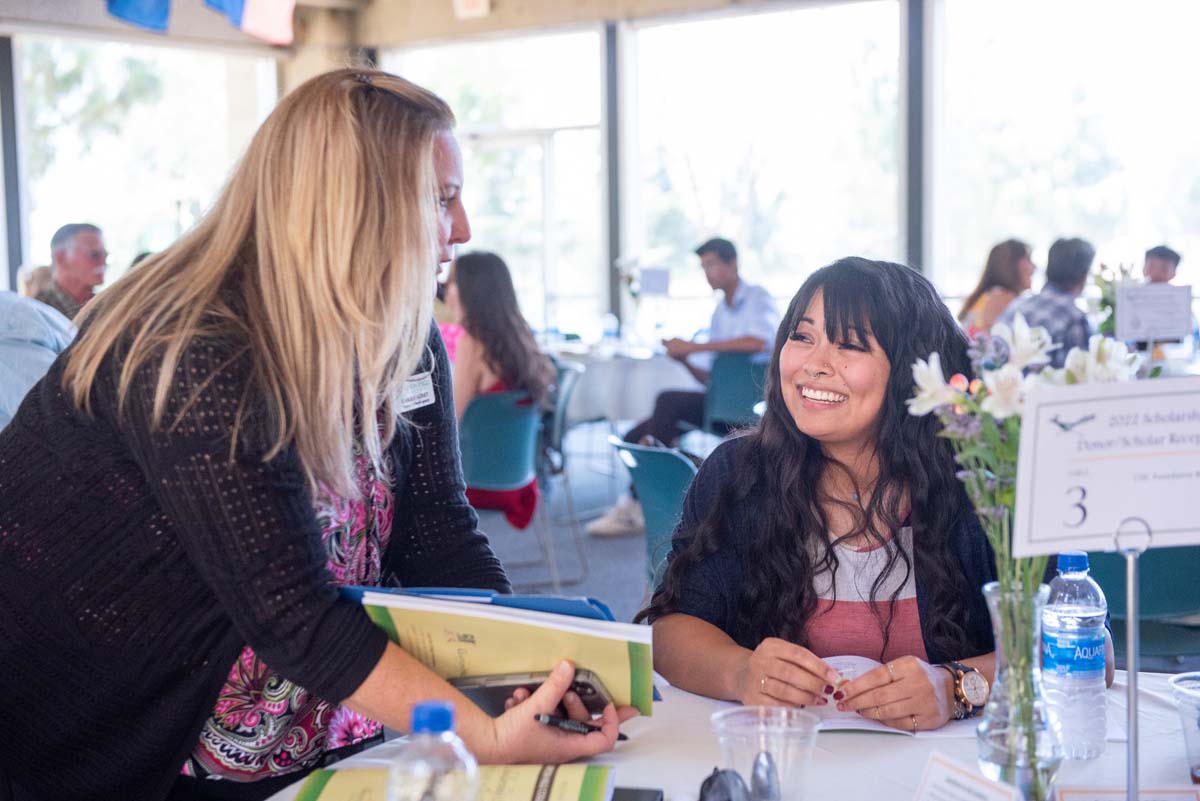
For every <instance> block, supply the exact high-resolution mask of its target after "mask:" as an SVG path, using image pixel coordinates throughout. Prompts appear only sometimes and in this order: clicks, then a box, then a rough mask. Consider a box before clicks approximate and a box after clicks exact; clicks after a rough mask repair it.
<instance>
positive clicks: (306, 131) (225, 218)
mask: <svg viewBox="0 0 1200 801" xmlns="http://www.w3.org/2000/svg"><path fill="white" fill-rule="evenodd" d="M453 126H454V116H453V113H452V112H451V111H450V108H449V106H447V105H446V104H445V103H444V102H443V101H442V100H441V99H440V98H438V97H437V96H435V95H433V94H432V93H430V92H428V91H426V90H424V89H422V88H421V87H419V86H416V85H414V84H412V83H409V82H408V81H405V80H403V79H401V78H398V77H396V76H393V75H389V74H387V73H384V72H378V71H374V70H353V69H344V70H336V71H333V72H329V73H326V74H324V75H320V76H318V77H316V78H313V79H311V80H309V81H307V82H306V83H304V84H303V85H301V86H300V87H299V88H297V89H296V90H295V91H293V92H292V93H290V94H289V95H287V97H285V98H284V99H283V100H282V101H280V103H279V105H278V106H277V107H276V108H275V110H274V111H273V112H272V113H271V115H270V116H269V117H268V118H267V120H266V122H264V123H263V125H262V127H261V128H260V129H259V130H258V132H257V133H256V134H255V135H254V139H253V140H252V141H251V143H250V146H249V149H248V150H247V151H246V154H245V156H243V158H242V160H241V162H240V163H239V164H238V165H237V167H236V168H235V170H234V172H233V174H232V176H231V177H230V179H229V182H228V184H227V185H226V187H225V188H224V190H223V191H222V193H221V195H220V197H219V198H218V199H217V201H216V203H215V204H214V205H213V207H212V209H211V210H210V211H209V212H208V213H207V214H206V215H205V216H204V217H203V219H201V220H200V222H199V223H197V225H196V227H195V228H193V229H192V230H191V231H190V232H188V233H187V234H185V235H184V236H183V237H182V238H180V239H179V240H178V241H177V242H175V244H173V245H172V246H171V247H169V248H167V249H166V250H164V251H162V252H161V253H159V254H156V255H155V256H152V257H151V258H149V259H147V260H146V261H145V262H144V263H142V264H141V265H139V266H138V267H137V269H135V270H133V271H131V272H130V273H128V274H127V275H126V276H125V277H123V278H122V279H121V280H120V281H118V282H117V283H116V284H115V285H113V286H112V287H111V288H110V289H108V290H107V291H106V292H103V293H102V294H101V295H100V296H98V297H97V298H96V299H95V300H93V301H92V302H91V303H89V304H88V305H87V307H86V309H85V310H84V312H83V314H82V316H81V317H80V318H79V319H78V320H77V321H76V322H77V323H79V325H80V327H81V331H82V333H81V336H80V338H79V340H78V341H77V343H76V344H75V347H74V351H73V353H72V355H71V356H70V358H69V361H68V363H67V366H66V369H65V373H64V377H63V385H64V388H65V389H66V391H67V392H68V393H69V395H70V396H71V398H72V399H73V401H74V403H75V405H76V406H77V407H78V408H80V409H82V410H83V411H84V412H87V413H90V411H91V408H90V400H89V393H90V390H91V387H92V384H93V382H94V381H95V380H96V375H97V372H98V370H99V369H100V367H101V364H102V363H103V362H104V360H105V358H106V356H108V354H109V353H110V352H113V351H114V349H117V351H116V353H115V354H114V357H118V358H119V359H120V361H119V362H118V364H119V366H120V374H119V379H118V396H117V397H118V413H119V414H120V413H121V412H122V411H123V409H124V407H125V404H126V401H127V399H128V395H129V392H130V387H131V382H132V379H133V377H134V375H135V372H136V371H137V370H138V369H139V368H140V367H142V366H143V365H146V364H151V365H156V366H157V367H158V380H157V383H156V385H155V392H154V406H153V419H152V421H151V423H152V425H154V426H155V427H159V426H162V425H163V416H164V410H165V409H166V407H167V401H168V396H169V394H170V391H171V384H172V376H173V375H174V373H175V370H176V367H177V366H178V364H179V361H180V358H181V356H182V354H183V353H184V351H185V349H186V348H187V347H188V345H189V343H191V342H192V341H193V340H195V339H197V338H221V339H226V338H232V339H233V340H234V341H236V342H244V343H245V347H244V350H243V353H245V351H247V350H248V351H249V356H250V358H249V362H250V364H251V368H250V369H251V380H252V381H253V382H254V384H255V386H256V387H258V388H259V389H260V390H261V391H260V392H259V393H255V395H256V396H257V401H256V406H255V408H253V409H247V408H245V404H243V407H242V408H240V409H239V410H238V413H237V418H236V421H237V422H236V424H235V426H234V431H233V439H232V442H231V447H230V457H231V458H232V457H233V454H234V451H235V450H236V447H237V436H238V431H239V430H241V429H242V428H243V426H242V422H243V421H244V420H246V419H247V415H250V414H253V415H255V416H265V419H266V420H267V421H268V428H267V431H268V435H269V436H270V437H271V438H272V441H271V445H270V448H269V450H268V452H267V453H266V456H265V458H268V459H269V458H272V457H274V456H275V455H277V454H278V453H279V452H280V451H282V450H283V449H285V448H287V447H288V446H289V445H291V444H293V443H294V445H295V447H296V451H297V453H298V456H299V458H300V462H301V464H302V465H303V468H304V471H305V475H306V478H307V479H308V483H309V486H310V489H313V490H316V489H317V487H318V484H319V483H324V484H325V485H327V486H328V487H330V488H331V489H332V490H334V491H335V492H338V493H339V494H342V495H343V496H345V497H354V496H355V495H356V494H357V491H356V489H355V483H354V480H353V457H352V452H353V444H354V437H355V435H356V433H357V434H358V435H360V436H361V437H362V441H363V445H364V449H365V451H366V453H367V454H368V455H369V457H370V458H371V459H372V460H373V461H374V462H375V464H376V465H379V464H380V463H381V461H382V454H383V452H384V450H385V448H386V447H387V445H388V443H389V442H390V441H391V439H392V437H393V436H394V434H395V430H396V425H397V415H398V400H399V397H400V391H401V389H402V387H403V385H404V382H405V380H406V379H407V378H408V377H409V376H410V375H411V373H412V372H413V370H414V369H416V367H417V365H418V362H419V361H420V359H421V357H422V355H423V352H424V348H425V343H426V339H427V337H428V334H429V330H430V321H431V316H432V303H433V295H434V281H435V268H436V265H437V252H438V249H437V237H438V233H437V232H438V225H437V200H438V191H439V188H438V186H437V176H436V172H435V169H434V146H435V144H434V143H435V139H436V137H437V135H438V134H439V133H440V132H442V131H446V130H450V129H451V128H453ZM197 391H198V390H197ZM262 406H265V408H262ZM356 409H359V410H368V411H364V412H362V413H360V414H358V415H356ZM376 409H378V410H381V414H382V419H383V420H384V421H386V423H385V425H384V427H383V431H380V430H379V427H377V426H375V425H373V424H372V423H373V421H374V417H373V415H372V414H371V413H370V411H369V410H376ZM360 421H361V422H360ZM356 427H357V429H358V430H357V431H356Z"/></svg>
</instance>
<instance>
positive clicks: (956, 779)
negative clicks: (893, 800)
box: [914, 751, 1022, 801]
mask: <svg viewBox="0 0 1200 801" xmlns="http://www.w3.org/2000/svg"><path fill="white" fill-rule="evenodd" d="M914 801H1022V798H1021V792H1020V791H1019V790H1018V789H1017V788H1016V787H1013V786H1012V785H1011V784H1004V783H1002V782H994V781H992V780H991V779H986V778H984V777H983V776H980V775H979V771H977V770H976V769H975V768H973V767H970V768H968V767H965V766H963V765H960V764H958V763H957V762H955V761H954V760H952V759H950V757H948V756H946V755H945V754H942V753H939V752H937V751H935V752H934V753H932V754H930V755H929V761H928V762H926V763H925V771H924V773H922V774H921V783H920V785H918V786H917V795H916V798H915V799H914Z"/></svg>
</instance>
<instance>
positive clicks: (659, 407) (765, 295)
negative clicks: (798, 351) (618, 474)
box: [587, 238, 780, 537]
mask: <svg viewBox="0 0 1200 801" xmlns="http://www.w3.org/2000/svg"><path fill="white" fill-rule="evenodd" d="M696 255H697V256H699V257H700V266H701V267H702V268H704V277H705V279H706V280H707V281H708V285H709V286H710V287H712V288H713V289H714V290H719V291H720V292H721V293H722V295H723V299H722V300H721V302H720V303H718V304H717V308H716V309H715V310H714V311H713V316H712V322H711V323H710V324H709V327H708V340H707V341H705V342H693V341H690V340H686V339H668V340H664V341H663V345H664V346H665V347H666V349H667V355H668V356H670V357H671V358H672V359H675V360H677V361H679V362H681V363H682V364H683V365H684V366H685V367H687V369H688V372H690V373H691V374H692V375H693V376H694V377H695V378H696V380H697V381H699V382H700V383H701V384H708V380H709V375H710V372H711V370H712V363H713V359H714V358H716V355H717V354H718V353H762V352H763V351H766V350H767V349H768V348H770V346H771V343H772V342H774V340H775V330H776V329H777V328H778V327H779V319H780V317H779V309H778V308H777V307H776V305H775V299H774V298H772V297H771V293H770V292H768V291H767V290H766V289H764V288H763V287H761V286H756V285H754V284H750V283H747V282H746V281H743V280H742V279H741V277H740V276H739V275H738V263H737V249H736V248H734V246H733V243H732V242H730V241H729V240H728V239H720V238H717V239H710V240H708V241H707V242H705V243H704V244H703V245H701V246H700V247H698V248H696ZM704 396H705V393H704V392H699V391H695V392H691V391H686V390H669V391H667V392H663V393H661V394H660V395H659V396H658V398H657V399H655V401H654V413H653V414H652V415H651V416H650V418H649V419H647V420H643V421H642V422H640V423H638V424H637V425H636V426H634V427H633V428H632V429H630V430H629V433H628V434H626V435H625V441H626V442H635V443H636V442H639V441H640V440H641V439H642V438H643V437H653V438H655V439H656V440H659V441H660V442H663V443H665V444H667V445H674V444H675V442H676V441H677V440H678V439H679V437H680V436H682V435H683V434H684V433H685V431H687V429H686V428H683V427H682V426H681V423H687V424H689V425H690V426H692V427H699V426H700V425H701V424H702V423H703V422H704ZM643 527H644V521H643V519H642V510H641V505H640V504H639V503H638V501H637V499H636V498H633V497H625V498H622V499H621V500H620V501H618V502H617V505H616V506H614V507H613V508H612V509H609V510H608V511H607V512H606V513H605V514H604V515H603V516H602V517H600V518H598V519H596V520H593V521H592V522H591V523H589V524H588V526H587V532H588V533H589V534H593V535H596V536H602V537H603V536H623V535H626V534H637V533H639V532H641V531H642V529H643Z"/></svg>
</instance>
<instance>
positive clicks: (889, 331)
mask: <svg viewBox="0 0 1200 801" xmlns="http://www.w3.org/2000/svg"><path fill="white" fill-rule="evenodd" d="M879 265H880V262H873V261H868V260H866V259H861V258H856V257H852V258H845V259H840V260H838V261H836V262H834V263H833V264H830V265H828V266H826V267H822V268H821V269H819V270H817V271H816V272H815V273H813V274H812V275H810V276H809V277H808V280H807V281H805V282H804V286H802V287H801V288H800V291H799V292H798V293H797V294H796V297H795V298H794V299H793V301H792V305H791V307H790V308H789V309H788V326H789V327H788V333H791V332H792V331H795V330H796V326H797V325H799V324H800V318H802V317H803V316H804V312H805V310H806V309H807V308H808V305H809V304H810V303H811V302H812V299H813V296H814V295H816V294H817V291H818V290H822V291H823V293H824V300H825V309H824V311H825V336H827V337H828V338H829V339H830V341H832V342H846V341H853V340H855V339H857V340H858V341H859V342H862V343H864V344H865V343H866V341H867V335H868V334H870V335H871V336H873V337H874V338H875V340H876V341H877V342H878V343H879V346H880V347H881V348H883V351H884V353H885V354H886V355H887V357H888V361H889V362H893V363H894V359H893V358H892V356H893V353H894V351H895V344H896V342H897V340H898V338H899V337H898V334H899V329H900V317H901V315H900V314H899V308H898V304H899V303H900V300H899V299H898V298H896V297H895V293H894V292H893V291H891V289H890V287H889V284H888V283H887V282H885V281H884V280H883V276H881V275H880V269H879ZM888 266H889V267H894V266H895V265H888ZM852 333H853V336H851V334H852Z"/></svg>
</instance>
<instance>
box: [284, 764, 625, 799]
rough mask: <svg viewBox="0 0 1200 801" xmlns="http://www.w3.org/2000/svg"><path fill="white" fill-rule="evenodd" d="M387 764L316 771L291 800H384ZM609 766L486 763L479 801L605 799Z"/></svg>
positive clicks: (609, 787)
mask: <svg viewBox="0 0 1200 801" xmlns="http://www.w3.org/2000/svg"><path fill="white" fill-rule="evenodd" d="M387 779H388V772H387V768H343V769H341V770H315V771H313V772H312V773H310V774H309V775H308V778H307V779H305V780H304V784H302V785H300V792H299V793H298V794H297V795H296V801H385V799H386V798H387ZM612 794H613V769H612V768H611V767H610V766H608V765H485V766H483V767H481V768H480V769H479V795H478V797H477V798H478V801H547V800H548V799H553V801H609V800H610V799H611V798H612Z"/></svg>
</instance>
